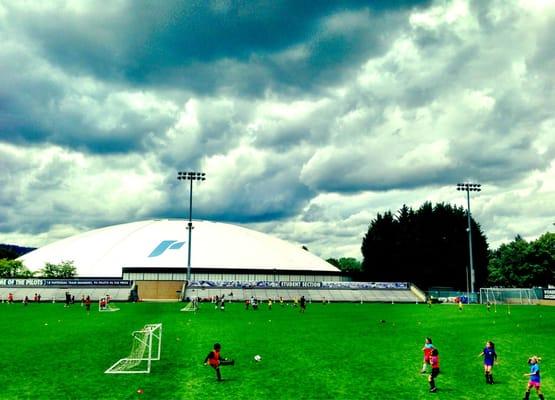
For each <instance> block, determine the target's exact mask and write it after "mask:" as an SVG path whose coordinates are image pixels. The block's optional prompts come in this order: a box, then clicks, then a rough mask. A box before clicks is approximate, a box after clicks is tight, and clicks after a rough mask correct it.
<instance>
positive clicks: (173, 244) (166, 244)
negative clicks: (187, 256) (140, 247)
mask: <svg viewBox="0 0 555 400" xmlns="http://www.w3.org/2000/svg"><path fill="white" fill-rule="evenodd" d="M184 244H185V242H178V241H177V240H162V241H161V242H160V244H159V245H158V246H156V247H155V248H154V250H152V253H150V254H149V255H148V256H149V257H158V256H159V255H160V254H162V253H163V252H165V251H166V250H168V249H170V250H179V249H180V248H182V247H183V245H184Z"/></svg>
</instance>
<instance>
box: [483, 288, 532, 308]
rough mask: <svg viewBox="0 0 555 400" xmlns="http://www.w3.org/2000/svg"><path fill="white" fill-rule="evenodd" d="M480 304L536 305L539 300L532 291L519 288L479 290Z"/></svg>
mask: <svg viewBox="0 0 555 400" xmlns="http://www.w3.org/2000/svg"><path fill="white" fill-rule="evenodd" d="M480 303H482V304H487V303H489V304H493V305H496V304H538V303H539V299H538V295H537V293H536V291H535V290H534V289H521V288H509V289H507V288H481V289H480Z"/></svg>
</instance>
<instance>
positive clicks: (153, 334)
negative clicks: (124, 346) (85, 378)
mask: <svg viewBox="0 0 555 400" xmlns="http://www.w3.org/2000/svg"><path fill="white" fill-rule="evenodd" d="M131 336H132V337H133V344H132V346H131V352H130V353H129V355H128V356H127V357H126V358H122V359H120V360H119V361H117V362H116V363H115V364H114V365H112V366H111V367H110V368H108V369H107V370H106V371H105V373H106V374H148V373H150V366H151V363H152V361H158V360H160V353H161V351H162V324H148V325H145V326H144V328H143V329H141V330H139V331H134V332H133V333H132V334H131Z"/></svg>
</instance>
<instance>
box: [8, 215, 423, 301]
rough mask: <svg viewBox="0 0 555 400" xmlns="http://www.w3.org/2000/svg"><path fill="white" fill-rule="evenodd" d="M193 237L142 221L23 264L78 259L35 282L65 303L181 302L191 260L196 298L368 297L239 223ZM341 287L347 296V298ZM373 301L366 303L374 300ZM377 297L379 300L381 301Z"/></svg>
mask: <svg viewBox="0 0 555 400" xmlns="http://www.w3.org/2000/svg"><path fill="white" fill-rule="evenodd" d="M188 238H189V232H188V223H187V221H183V220H166V219H165V220H148V221H140V222H133V223H127V224H121V225H114V226H109V227H106V228H101V229H95V230H92V231H89V232H85V233H82V234H79V235H75V236H72V237H69V238H66V239H63V240H60V241H57V242H54V243H51V244H49V245H46V246H44V247H41V248H39V249H37V250H34V251H32V252H30V253H27V254H25V255H24V256H22V257H20V260H21V261H23V263H24V264H25V266H26V267H27V268H29V269H30V270H31V271H33V272H36V271H39V270H40V269H42V268H43V267H44V265H45V264H46V263H53V264H58V263H60V262H62V261H73V263H74V265H75V267H76V270H77V276H76V279H73V280H55V279H54V280H48V279H40V278H37V279H35V280H32V282H33V285H32V286H37V287H40V288H41V291H42V292H43V293H47V295H46V296H47V297H46V298H50V297H53V298H57V299H58V298H63V295H64V293H65V290H66V289H72V290H71V291H72V294H73V293H75V294H76V295H77V297H78V298H79V297H80V296H81V295H92V296H93V297H96V298H98V297H101V296H103V293H110V295H111V296H112V297H113V298H115V299H120V300H126V299H127V298H128V297H129V293H130V291H131V289H133V288H137V289H138V296H139V297H140V298H141V299H166V300H169V299H174V300H176V299H178V298H179V297H180V296H181V294H182V293H183V290H184V289H185V287H184V285H183V283H184V281H185V280H186V276H187V275H186V274H187V265H188V262H189V261H188V260H189V256H190V264H191V284H190V285H189V287H188V288H187V296H191V297H192V296H193V295H194V297H211V296H215V295H219V296H221V295H225V294H231V293H234V298H235V299H243V298H246V297H249V296H252V295H257V296H258V297H259V298H269V297H274V298H278V297H282V296H283V297H284V298H286V299H290V298H294V297H298V296H300V295H305V296H308V297H309V298H313V299H320V300H321V299H325V298H327V299H330V300H344V301H357V300H362V299H363V298H362V297H361V296H362V295H361V293H358V292H357V293H354V292H353V290H356V289H361V287H352V288H349V287H347V286H345V285H349V284H351V283H349V281H350V279H349V278H348V277H346V276H344V275H342V274H341V271H340V270H339V269H337V268H336V267H335V266H333V265H331V264H329V263H328V262H326V261H324V260H322V259H321V258H319V257H317V256H315V255H313V254H311V253H310V252H308V251H307V250H305V249H303V248H301V247H300V246H295V245H293V244H291V243H288V242H286V241H283V240H280V239H277V238H274V237H272V236H270V235H267V234H263V233H260V232H256V231H254V230H251V229H247V228H244V227H240V226H237V225H232V224H226V223H218V222H209V221H194V222H193V231H192V238H191V243H188ZM189 247H190V249H191V254H189ZM18 282H19V284H20V285H19V286H25V285H27V286H29V282H28V281H26V282H23V281H18ZM18 282H16V281H15V280H14V282H12V283H14V284H15V285H12V287H11V289H12V290H16V289H17V291H18V292H19V296H20V297H21V296H22V295H23V292H29V294H30V295H33V293H31V292H33V288H31V287H25V288H21V289H20V288H19V287H18V285H17V283H18ZM8 283H9V282H4V289H0V292H2V293H3V292H5V291H6V286H7V285H6V284H8ZM353 284H354V283H353ZM362 285H363V286H364V287H362V288H363V289H369V288H370V289H376V288H377V289H381V290H386V289H388V290H389V289H391V290H393V291H394V293H395V296H398V295H399V293H400V292H399V290H400V289H404V291H406V292H408V293H409V294H408V297H407V299H406V300H408V301H413V300H414V299H415V297H414V295H413V294H412V293H411V292H410V290H408V289H409V285H408V284H407V283H386V284H379V283H378V284H376V283H373V284H372V283H363V284H362ZM368 285H374V286H372V287H370V286H368ZM376 285H377V286H376ZM384 285H385V286H384ZM0 286H2V285H1V284H0ZM322 289H326V290H322ZM339 289H341V290H344V291H345V293H343V294H341V296H339V294H340V292H339V291H337V290H339ZM36 290H38V289H36ZM330 290H333V291H330ZM380 293H381V294H384V293H385V292H383V291H382V292H380ZM3 294H4V295H5V293H3ZM338 296H339V297H338ZM367 297H368V296H366V297H365V300H372V298H371V299H368V298H367ZM401 297H402V296H401ZM373 299H374V300H378V301H379V300H380V297H379V296H378V297H375V298H373ZM397 300H398V301H402V298H397Z"/></svg>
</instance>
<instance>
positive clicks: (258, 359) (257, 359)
mask: <svg viewBox="0 0 555 400" xmlns="http://www.w3.org/2000/svg"><path fill="white" fill-rule="evenodd" d="M260 360H262V357H260V355H258V354H257V355H255V356H254V361H256V362H259V361H260Z"/></svg>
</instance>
